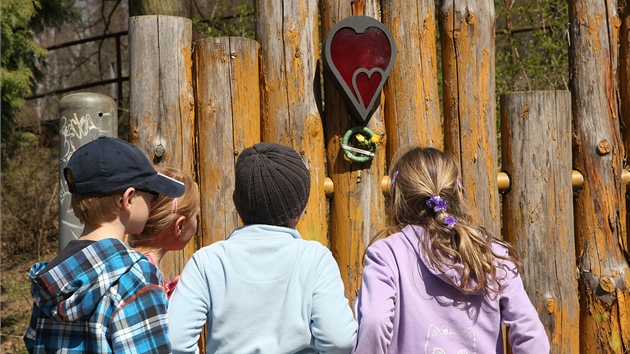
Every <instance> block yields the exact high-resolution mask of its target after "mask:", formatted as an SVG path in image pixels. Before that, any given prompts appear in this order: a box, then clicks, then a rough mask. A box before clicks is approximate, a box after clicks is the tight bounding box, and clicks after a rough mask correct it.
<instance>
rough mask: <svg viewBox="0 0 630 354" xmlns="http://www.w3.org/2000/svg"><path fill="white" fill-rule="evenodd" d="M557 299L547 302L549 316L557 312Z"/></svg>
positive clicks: (546, 307)
mask: <svg viewBox="0 0 630 354" xmlns="http://www.w3.org/2000/svg"><path fill="white" fill-rule="evenodd" d="M556 305H557V302H556V299H547V300H546V301H545V309H546V310H547V313H548V314H552V313H554V312H555V311H556Z"/></svg>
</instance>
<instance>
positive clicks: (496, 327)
mask: <svg viewBox="0 0 630 354" xmlns="http://www.w3.org/2000/svg"><path fill="white" fill-rule="evenodd" d="M422 237H424V230H423V229H422V228H421V227H419V226H407V227H405V228H404V229H403V230H402V232H399V233H396V234H393V235H391V236H389V237H387V238H385V239H382V240H379V241H377V242H375V243H374V244H373V245H371V246H370V247H369V248H368V250H367V253H366V256H365V267H364V269H363V283H362V284H361V290H360V291H359V295H358V297H357V301H356V304H355V313H356V316H357V321H358V323H359V332H358V337H357V343H356V347H355V349H354V351H353V352H354V353H360V354H368V353H429V354H432V353H444V354H450V353H453V354H457V353H467V354H474V353H481V354H487V353H498V354H502V353H503V352H504V348H503V334H502V326H501V325H502V324H504V325H506V326H508V327H510V330H509V331H508V339H509V341H510V344H511V346H512V349H513V353H514V354H519V353H536V354H541V353H549V340H548V338H547V334H546V332H545V329H544V327H543V325H542V323H541V322H540V319H539V318H538V313H537V312H536V309H535V308H534V306H533V305H532V303H531V301H530V300H529V298H528V296H527V293H526V292H525V289H524V288H523V282H522V280H521V278H520V276H519V274H518V271H517V270H516V267H515V266H514V264H513V263H511V262H505V261H504V262H502V263H503V266H504V267H502V268H499V269H498V270H497V277H498V278H499V283H500V284H501V285H500V286H501V288H500V291H501V293H500V294H499V295H486V296H484V295H483V294H482V292H481V291H480V292H478V293H475V294H471V295H464V294H463V293H461V292H460V291H459V290H458V289H457V288H455V287H454V286H453V285H451V283H450V282H449V281H448V279H447V278H446V277H445V276H444V275H443V274H441V273H440V272H439V271H438V270H437V269H436V268H435V267H434V266H432V265H431V262H429V261H428V257H427V256H426V255H425V254H424V253H422V254H421V253H420V252H419V248H418V246H419V243H420V242H421V238H422ZM493 247H494V251H495V253H497V254H507V250H506V249H505V248H504V247H502V246H501V245H498V244H494V246H493ZM448 272H449V275H455V276H456V275H457V271H455V270H454V269H450V270H448ZM455 279H456V280H458V279H459V278H458V277H456V278H455Z"/></svg>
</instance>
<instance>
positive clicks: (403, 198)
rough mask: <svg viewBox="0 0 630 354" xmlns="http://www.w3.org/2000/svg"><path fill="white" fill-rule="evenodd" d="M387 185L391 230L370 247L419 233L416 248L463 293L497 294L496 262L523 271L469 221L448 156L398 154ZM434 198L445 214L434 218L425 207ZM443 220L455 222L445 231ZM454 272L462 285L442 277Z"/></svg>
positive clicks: (511, 252) (416, 151) (427, 151)
mask: <svg viewBox="0 0 630 354" xmlns="http://www.w3.org/2000/svg"><path fill="white" fill-rule="evenodd" d="M390 181H392V182H391V187H390V197H389V199H388V212H389V213H388V217H389V219H390V220H389V225H390V226H389V227H387V228H386V229H384V230H382V231H381V232H379V233H378V234H377V235H376V237H375V239H374V240H373V241H372V242H374V241H375V240H377V239H380V238H383V237H386V236H388V235H390V234H392V233H395V232H399V231H400V230H402V229H403V228H404V227H405V226H407V225H418V226H421V227H423V228H424V230H425V235H426V237H424V239H423V242H421V243H420V245H419V246H420V248H421V250H423V251H424V252H425V254H426V255H427V256H428V259H429V260H430V261H431V263H432V264H433V265H434V266H435V267H436V268H437V269H438V270H439V271H440V272H442V273H443V274H444V275H445V276H446V278H447V279H448V280H449V281H450V282H451V284H453V285H454V286H456V287H457V288H459V289H460V290H461V291H462V292H464V293H472V292H475V291H478V290H482V289H484V290H486V291H487V292H489V293H498V292H499V286H498V285H499V284H498V280H499V279H498V277H497V268H496V265H497V261H498V260H507V261H511V262H513V263H514V264H515V265H516V267H517V269H518V270H519V271H521V270H522V265H521V262H520V260H519V257H518V255H517V252H516V250H515V248H514V247H512V246H511V245H509V244H507V243H505V242H503V241H501V240H498V239H496V238H494V237H493V236H492V235H491V234H490V233H489V232H488V231H487V230H486V229H485V228H484V227H483V226H481V225H479V224H477V223H475V222H474V221H473V218H472V215H471V212H470V210H471V209H470V206H469V205H468V203H467V202H466V200H465V199H464V197H463V192H462V187H461V182H460V173H459V168H458V166H457V163H456V161H455V159H454V158H453V157H452V156H451V155H449V154H447V153H445V152H444V151H441V150H438V149H435V148H431V147H411V148H407V149H404V150H400V151H399V152H397V154H396V155H395V156H394V162H393V164H392V167H391V169H390ZM432 196H439V197H440V198H442V199H443V200H445V201H446V203H447V207H446V210H445V211H443V212H441V211H438V212H436V211H435V210H434V209H432V208H431V207H429V206H427V201H428V200H429V199H431V198H432ZM434 198H435V197H434ZM447 217H454V218H456V220H457V221H456V222H455V224H454V225H447V223H446V222H445V221H446V220H445V218H447ZM447 220H448V219H447ZM493 243H498V244H501V245H503V246H504V247H505V248H506V249H507V252H508V253H507V255H500V254H496V253H495V252H494V251H493V249H492V244H493ZM452 267H455V268H457V269H459V270H460V271H461V283H460V285H457V283H456V279H453V278H452V277H451V276H449V275H448V274H447V272H446V269H448V268H452Z"/></svg>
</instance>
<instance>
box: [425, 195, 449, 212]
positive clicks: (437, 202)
mask: <svg viewBox="0 0 630 354" xmlns="http://www.w3.org/2000/svg"><path fill="white" fill-rule="evenodd" d="M427 206H428V207H429V208H432V209H433V211H434V212H436V213H443V212H445V211H446V207H447V206H448V202H447V201H446V200H445V199H444V198H442V197H440V196H439V195H435V194H431V197H430V198H429V199H427Z"/></svg>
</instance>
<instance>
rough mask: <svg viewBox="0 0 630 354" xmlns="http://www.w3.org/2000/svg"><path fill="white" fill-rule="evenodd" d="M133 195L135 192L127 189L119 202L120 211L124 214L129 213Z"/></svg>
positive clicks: (133, 189)
mask: <svg viewBox="0 0 630 354" xmlns="http://www.w3.org/2000/svg"><path fill="white" fill-rule="evenodd" d="M135 193H136V190H135V188H133V187H129V188H127V189H126V190H125V192H124V193H123V195H122V198H121V201H120V204H121V205H120V207H121V208H122V210H124V211H126V212H129V211H131V204H132V203H133V197H134V196H135Z"/></svg>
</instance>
